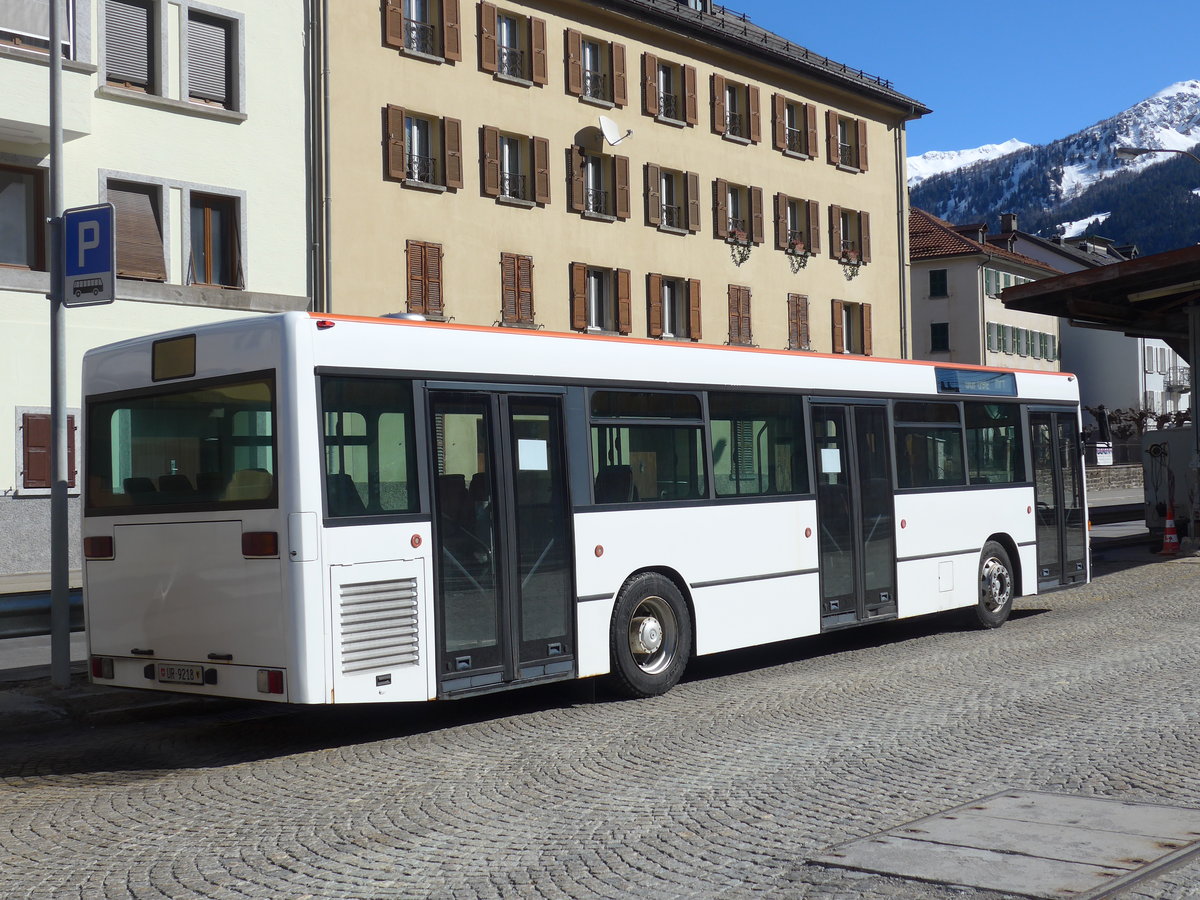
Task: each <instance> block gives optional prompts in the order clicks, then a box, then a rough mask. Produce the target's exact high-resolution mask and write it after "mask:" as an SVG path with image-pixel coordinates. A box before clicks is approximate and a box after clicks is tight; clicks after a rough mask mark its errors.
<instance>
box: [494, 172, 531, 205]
mask: <svg viewBox="0 0 1200 900" xmlns="http://www.w3.org/2000/svg"><path fill="white" fill-rule="evenodd" d="M528 180H529V179H528V178H526V176H524V175H520V174H518V173H516V172H501V173H500V196H501V197H509V198H511V199H513V200H528V199H529V195H528V190H529V185H528Z"/></svg>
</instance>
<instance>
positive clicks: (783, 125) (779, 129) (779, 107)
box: [771, 94, 787, 150]
mask: <svg viewBox="0 0 1200 900" xmlns="http://www.w3.org/2000/svg"><path fill="white" fill-rule="evenodd" d="M771 107H772V113H771V115H772V119H771V125H772V133H773V134H774V146H775V149H776V150H786V149H787V100H786V99H785V98H784V96H783V94H772V95H771Z"/></svg>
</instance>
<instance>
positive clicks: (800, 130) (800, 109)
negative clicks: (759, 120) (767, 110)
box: [772, 94, 818, 156]
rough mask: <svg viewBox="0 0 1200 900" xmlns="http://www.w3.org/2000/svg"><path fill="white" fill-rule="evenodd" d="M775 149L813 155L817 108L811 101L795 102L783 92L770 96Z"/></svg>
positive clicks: (814, 152)
mask: <svg viewBox="0 0 1200 900" xmlns="http://www.w3.org/2000/svg"><path fill="white" fill-rule="evenodd" d="M772 107H773V122H772V125H773V128H774V143H775V149H776V150H782V151H784V152H785V153H788V154H790V155H795V156H815V155H816V148H817V146H818V145H817V110H816V107H814V106H813V105H812V104H811V103H797V102H795V101H793V100H789V99H788V98H787V97H785V96H784V95H783V94H775V95H774V97H773V98H772Z"/></svg>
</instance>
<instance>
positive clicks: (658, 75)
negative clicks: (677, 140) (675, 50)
mask: <svg viewBox="0 0 1200 900" xmlns="http://www.w3.org/2000/svg"><path fill="white" fill-rule="evenodd" d="M642 109H643V111H644V112H645V113H646V115H648V116H654V117H655V118H656V119H659V120H660V121H664V122H669V123H672V124H675V125H695V124H696V122H697V115H698V113H697V107H696V69H695V68H694V67H693V66H685V65H679V64H677V63H673V62H668V61H666V60H663V59H659V58H658V57H657V56H654V55H653V54H651V53H643V54H642Z"/></svg>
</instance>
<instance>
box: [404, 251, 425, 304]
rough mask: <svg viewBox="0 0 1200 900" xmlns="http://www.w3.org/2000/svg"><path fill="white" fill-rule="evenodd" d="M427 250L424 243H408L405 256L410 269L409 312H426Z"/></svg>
mask: <svg viewBox="0 0 1200 900" xmlns="http://www.w3.org/2000/svg"><path fill="white" fill-rule="evenodd" d="M425 248H426V244H425V242H424V241H406V242H405V244H404V255H405V259H406V265H407V268H408V311H409V312H410V313H420V314H424V312H425V297H426V294H427V290H426V285H425Z"/></svg>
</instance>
